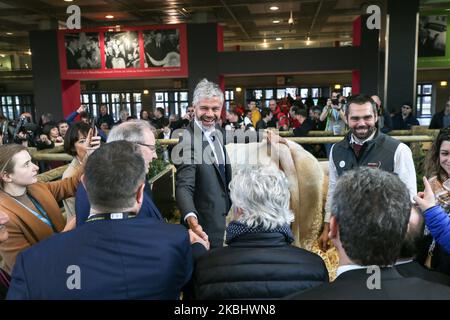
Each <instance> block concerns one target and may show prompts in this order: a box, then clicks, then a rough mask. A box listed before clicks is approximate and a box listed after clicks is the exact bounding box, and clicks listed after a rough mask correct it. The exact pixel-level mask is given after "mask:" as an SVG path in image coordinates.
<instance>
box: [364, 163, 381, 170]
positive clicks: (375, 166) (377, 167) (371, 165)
mask: <svg viewBox="0 0 450 320" xmlns="http://www.w3.org/2000/svg"><path fill="white" fill-rule="evenodd" d="M367 166H368V167H369V168H376V169H380V168H381V161H378V163H376V162H369V163H368V164H367Z"/></svg>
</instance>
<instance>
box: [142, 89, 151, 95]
mask: <svg viewBox="0 0 450 320" xmlns="http://www.w3.org/2000/svg"><path fill="white" fill-rule="evenodd" d="M142 93H143V94H145V95H147V94H149V93H150V91H148V90H147V89H144V91H142Z"/></svg>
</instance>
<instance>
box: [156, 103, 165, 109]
mask: <svg viewBox="0 0 450 320" xmlns="http://www.w3.org/2000/svg"><path fill="white" fill-rule="evenodd" d="M156 108H164V103H163V102H157V103H156Z"/></svg>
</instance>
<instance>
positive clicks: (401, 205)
mask: <svg viewBox="0 0 450 320" xmlns="http://www.w3.org/2000/svg"><path fill="white" fill-rule="evenodd" d="M410 212H411V201H410V197H409V192H408V189H407V187H406V185H405V184H404V183H403V182H402V181H401V180H400V178H399V177H398V176H397V175H395V174H392V173H389V172H386V171H383V170H380V169H373V168H367V167H362V168H359V169H355V170H350V171H347V172H346V173H344V174H343V175H342V176H341V177H340V178H339V179H338V181H337V183H336V189H335V191H334V193H333V197H332V200H331V213H332V215H333V216H334V217H335V218H336V220H337V223H338V225H339V238H340V241H341V243H342V247H343V248H344V250H345V253H346V254H347V256H348V257H349V258H350V259H352V261H353V262H355V263H358V264H360V265H365V266H367V265H379V266H388V265H392V264H393V263H394V262H395V260H396V259H397V257H398V255H399V253H400V249H401V246H402V242H403V240H404V238H405V235H406V230H407V227H408V221H409V216H410Z"/></svg>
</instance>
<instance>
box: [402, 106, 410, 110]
mask: <svg viewBox="0 0 450 320" xmlns="http://www.w3.org/2000/svg"><path fill="white" fill-rule="evenodd" d="M402 108H403V109H411V107H409V106H402Z"/></svg>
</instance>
